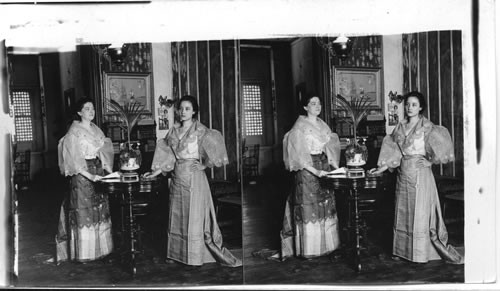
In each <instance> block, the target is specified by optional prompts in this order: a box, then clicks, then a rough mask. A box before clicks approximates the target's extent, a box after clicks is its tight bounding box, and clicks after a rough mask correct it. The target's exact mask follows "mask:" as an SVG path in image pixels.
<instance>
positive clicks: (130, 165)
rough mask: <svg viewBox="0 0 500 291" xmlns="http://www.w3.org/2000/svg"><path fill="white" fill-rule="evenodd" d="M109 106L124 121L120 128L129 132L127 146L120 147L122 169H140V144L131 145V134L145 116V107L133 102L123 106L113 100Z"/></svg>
mask: <svg viewBox="0 0 500 291" xmlns="http://www.w3.org/2000/svg"><path fill="white" fill-rule="evenodd" d="M108 105H109V106H110V107H111V109H112V111H114V112H116V113H118V116H119V118H120V120H121V121H122V122H121V123H120V127H121V128H122V129H124V130H125V131H126V132H127V145H123V144H122V145H120V165H121V169H125V170H135V169H137V168H139V166H140V164H141V152H140V150H139V145H138V144H137V145H135V146H132V144H131V143H130V133H131V132H132V129H133V128H134V126H135V125H136V124H137V122H139V119H140V118H141V116H142V115H144V114H145V112H144V105H143V104H141V103H139V102H137V101H131V102H127V103H125V104H124V105H123V106H122V105H120V104H119V103H118V102H116V101H115V100H112V99H111V100H108Z"/></svg>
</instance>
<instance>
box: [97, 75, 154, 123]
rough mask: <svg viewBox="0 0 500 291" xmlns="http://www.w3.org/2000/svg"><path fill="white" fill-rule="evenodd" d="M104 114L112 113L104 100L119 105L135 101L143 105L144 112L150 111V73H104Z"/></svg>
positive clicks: (151, 89)
mask: <svg viewBox="0 0 500 291" xmlns="http://www.w3.org/2000/svg"><path fill="white" fill-rule="evenodd" d="M104 74H105V75H104V76H105V78H104V98H105V100H104V106H103V108H104V114H113V113H114V112H113V110H112V109H111V108H109V106H108V105H107V102H106V100H114V101H116V102H118V104H120V105H122V106H123V105H125V104H126V103H130V102H132V101H136V102H139V103H141V104H142V105H144V111H145V112H146V113H152V109H151V108H152V101H151V92H152V91H153V88H151V74H150V73H104Z"/></svg>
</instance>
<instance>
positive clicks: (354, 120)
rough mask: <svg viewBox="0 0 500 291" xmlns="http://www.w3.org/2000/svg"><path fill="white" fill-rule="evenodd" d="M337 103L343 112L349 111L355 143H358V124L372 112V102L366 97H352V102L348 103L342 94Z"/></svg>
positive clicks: (338, 96)
mask: <svg viewBox="0 0 500 291" xmlns="http://www.w3.org/2000/svg"><path fill="white" fill-rule="evenodd" d="M337 101H338V103H339V105H340V107H341V108H342V110H345V111H347V114H348V115H349V116H350V117H351V120H349V123H351V124H352V125H353V131H354V142H357V130H358V124H359V123H360V122H361V121H362V120H363V119H364V118H365V117H366V116H367V115H368V113H369V112H370V109H371V108H372V102H371V101H370V100H369V99H368V98H367V97H366V96H364V95H361V96H360V97H352V98H351V100H350V101H347V100H346V99H345V98H344V97H343V96H342V95H340V94H338V95H337Z"/></svg>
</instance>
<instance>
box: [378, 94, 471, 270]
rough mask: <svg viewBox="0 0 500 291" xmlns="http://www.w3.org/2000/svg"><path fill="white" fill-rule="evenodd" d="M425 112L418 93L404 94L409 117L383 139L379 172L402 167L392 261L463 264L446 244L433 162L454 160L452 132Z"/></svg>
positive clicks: (399, 172) (445, 231) (422, 98)
mask: <svg viewBox="0 0 500 291" xmlns="http://www.w3.org/2000/svg"><path fill="white" fill-rule="evenodd" d="M425 108H426V103H425V98H424V96H423V95H422V94H421V93H419V92H410V93H408V94H407V95H406V96H405V112H406V119H403V120H402V121H400V122H399V123H398V125H397V126H396V128H395V129H394V131H393V132H392V134H391V135H388V136H386V137H385V138H384V140H383V143H382V148H381V150H380V156H379V159H378V163H377V165H378V168H377V169H371V170H370V172H372V173H375V174H380V173H382V172H384V171H385V170H387V169H389V170H392V169H394V168H397V167H399V169H398V175H397V184H396V214H395V221H394V229H393V232H394V238H393V250H392V252H393V255H394V257H393V258H394V259H399V258H404V259H407V260H409V261H412V262H417V263H426V262H428V261H430V260H439V259H444V260H446V261H448V262H450V263H456V264H462V263H463V256H462V255H461V254H460V253H459V252H458V251H457V250H456V249H455V248H453V247H452V246H451V245H449V244H448V243H447V241H448V232H447V230H446V226H445V224H444V221H443V218H442V216H441V207H440V205H439V198H438V192H437V188H436V182H435V181H434V176H433V174H432V169H431V166H432V164H440V163H448V162H451V161H453V160H454V159H455V157H454V154H453V151H454V149H453V141H452V140H451V137H450V134H449V132H448V130H447V129H446V128H444V127H442V126H438V125H434V124H433V123H432V122H431V121H429V120H428V119H427V118H425V117H424V116H422V115H421V113H422V111H424V110H425Z"/></svg>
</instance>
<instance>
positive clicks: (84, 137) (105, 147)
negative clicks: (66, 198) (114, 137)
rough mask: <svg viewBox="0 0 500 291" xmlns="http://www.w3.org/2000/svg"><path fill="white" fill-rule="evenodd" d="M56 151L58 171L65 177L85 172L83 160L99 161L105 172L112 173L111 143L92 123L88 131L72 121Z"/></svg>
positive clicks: (77, 122)
mask: <svg viewBox="0 0 500 291" xmlns="http://www.w3.org/2000/svg"><path fill="white" fill-rule="evenodd" d="M57 151H58V160H59V169H60V171H61V174H63V175H65V176H73V175H77V174H78V173H80V172H81V171H82V170H85V171H87V170H88V169H87V162H86V161H85V160H86V159H95V158H99V159H100V160H101V163H102V167H103V168H104V169H105V170H106V171H108V172H112V169H113V157H114V150H113V143H112V142H111V139H109V138H107V137H105V136H104V133H103V132H102V130H101V129H100V128H99V127H98V126H97V125H95V124H94V123H90V129H87V128H85V127H83V126H82V125H81V123H80V122H79V121H73V124H71V127H70V128H69V130H68V132H67V133H66V135H65V136H64V137H62V138H61V139H60V140H59V144H58V147H57Z"/></svg>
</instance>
